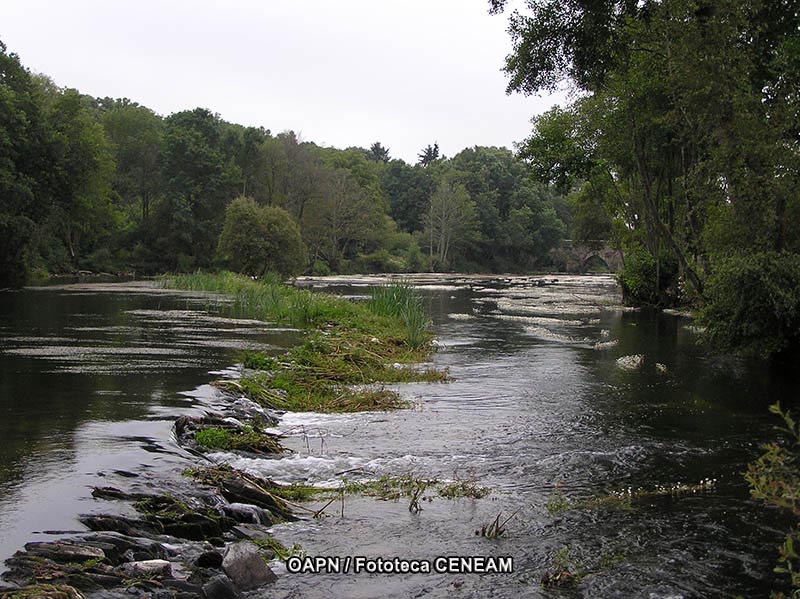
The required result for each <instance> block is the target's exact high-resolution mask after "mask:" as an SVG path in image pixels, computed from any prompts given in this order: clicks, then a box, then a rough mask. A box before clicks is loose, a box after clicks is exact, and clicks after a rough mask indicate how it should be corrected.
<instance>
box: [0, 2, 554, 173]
mask: <svg viewBox="0 0 800 599" xmlns="http://www.w3.org/2000/svg"><path fill="white" fill-rule="evenodd" d="M487 8H488V2H487V0H336V1H330V0H288V1H287V0H281V1H278V0H229V1H227V2H223V1H218V2H211V1H207V0H186V1H168V0H162V1H160V2H156V1H151V0H136V1H133V2H118V1H115V0H103V1H100V0H77V1H68V2H67V1H59V0H51V1H43V0H2V1H0V40H2V41H3V42H5V44H6V45H7V46H8V49H9V50H10V51H12V52H16V53H17V54H19V55H20V58H21V59H22V62H23V64H25V65H26V66H27V67H28V68H30V69H31V70H33V71H36V72H40V73H45V74H47V75H49V76H50V77H52V78H53V79H54V80H55V82H56V83H57V84H58V85H60V86H66V87H75V88H77V89H79V90H80V91H81V92H83V93H87V94H91V95H93V96H101V97H102V96H111V97H115V98H117V97H127V98H131V99H133V100H135V101H137V102H139V103H140V104H144V105H146V106H148V107H150V108H152V109H153V110H155V111H156V112H158V113H159V114H162V115H168V114H170V113H172V112H175V111H178V110H183V109H187V108H194V107H196V106H202V107H205V108H209V109H211V110H212V111H214V112H217V113H219V114H220V115H221V116H222V118H224V119H225V120H227V121H231V122H235V123H240V124H243V125H256V126H263V127H266V128H267V129H270V130H272V132H273V133H278V132H280V131H283V130H286V129H293V130H295V131H296V132H298V133H300V134H301V136H302V138H303V139H305V140H308V141H314V142H316V143H318V144H322V145H328V146H335V147H339V148H344V147H348V146H354V145H355V146H363V147H369V146H370V144H371V143H372V142H374V141H376V140H379V141H381V143H383V145H384V146H387V147H389V149H390V151H391V155H392V156H393V157H399V158H403V159H405V160H407V161H409V162H415V161H416V156H417V154H418V153H419V151H420V149H421V148H422V147H424V146H426V145H427V144H429V143H433V142H434V141H438V143H439V146H440V148H441V150H442V152H444V153H445V154H446V155H447V156H452V155H453V154H455V153H457V152H459V151H460V150H462V149H463V148H465V147H471V146H474V145H497V146H507V147H511V146H512V143H513V142H514V141H520V140H521V139H523V138H524V137H525V136H526V135H527V133H528V132H529V131H530V123H529V121H530V118H531V117H532V116H533V115H535V114H539V113H541V112H543V111H545V110H547V109H548V108H550V107H551V106H552V105H553V104H554V103H556V102H557V101H561V98H556V97H541V98H540V97H529V98H526V97H523V96H521V95H519V94H514V95H512V96H507V95H506V94H505V87H506V77H505V75H504V74H503V73H502V72H501V71H500V69H501V67H502V64H503V59H504V57H505V56H506V55H507V54H508V52H509V50H510V48H511V41H510V39H509V37H508V34H507V33H506V25H507V18H506V16H505V15H500V16H489V15H488V12H487Z"/></svg>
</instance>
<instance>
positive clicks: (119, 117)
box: [102, 100, 164, 222]
mask: <svg viewBox="0 0 800 599" xmlns="http://www.w3.org/2000/svg"><path fill="white" fill-rule="evenodd" d="M102 123H103V127H104V129H105V132H106V135H107V136H108V138H109V140H110V141H111V144H112V148H113V154H114V162H115V163H116V171H115V174H114V179H113V182H114V189H115V190H116V192H117V193H118V194H119V195H120V196H121V197H122V198H124V199H125V200H126V202H127V203H128V204H129V205H132V204H134V203H138V204H139V206H140V211H139V214H140V218H141V222H144V221H146V220H147V219H148V217H149V216H150V208H151V206H152V203H153V201H154V200H155V198H156V197H157V196H158V194H159V193H160V191H161V189H162V187H163V183H162V181H161V173H160V168H159V167H160V161H161V149H162V143H163V137H164V127H163V123H162V121H161V118H160V117H159V116H158V115H156V114H155V113H154V112H153V111H152V110H150V109H149V108H145V107H144V106H139V105H138V104H136V103H135V102H128V101H124V100H123V101H121V102H115V103H114V104H113V105H112V106H111V107H110V108H109V109H107V110H106V112H105V113H104V114H103V117H102Z"/></svg>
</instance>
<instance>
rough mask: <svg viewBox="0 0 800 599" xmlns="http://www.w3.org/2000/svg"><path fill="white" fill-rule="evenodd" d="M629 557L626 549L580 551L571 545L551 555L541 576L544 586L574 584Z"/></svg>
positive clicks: (609, 568) (607, 569)
mask: <svg viewBox="0 0 800 599" xmlns="http://www.w3.org/2000/svg"><path fill="white" fill-rule="evenodd" d="M627 559H628V555H627V553H625V552H624V551H604V552H600V553H597V552H592V553H588V554H587V552H586V551H584V552H580V551H579V550H578V549H577V548H575V547H571V546H569V545H567V546H565V547H561V548H560V549H557V550H556V551H554V552H553V554H552V555H551V556H550V563H549V565H548V566H547V569H546V570H545V572H544V574H542V577H541V580H540V582H541V585H542V586H543V587H564V586H574V585H577V584H578V583H580V582H581V581H582V580H583V579H584V578H586V577H587V576H589V575H590V574H602V573H604V572H607V571H609V570H611V569H612V568H614V567H616V566H618V565H620V564H622V563H624V562H625V560H627Z"/></svg>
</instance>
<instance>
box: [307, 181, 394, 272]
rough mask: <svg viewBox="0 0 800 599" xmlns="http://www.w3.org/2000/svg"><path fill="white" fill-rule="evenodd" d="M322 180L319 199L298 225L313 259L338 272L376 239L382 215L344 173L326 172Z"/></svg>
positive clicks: (379, 206) (357, 185)
mask: <svg viewBox="0 0 800 599" xmlns="http://www.w3.org/2000/svg"><path fill="white" fill-rule="evenodd" d="M322 177H323V182H322V184H321V186H320V192H321V197H320V198H319V199H318V200H317V201H316V202H314V203H313V204H311V205H309V207H308V209H307V210H306V212H305V214H304V217H303V221H302V223H301V224H302V226H303V233H304V236H305V238H306V240H307V242H308V245H309V247H310V248H311V249H312V256H313V258H314V259H317V258H321V259H323V260H324V261H325V262H327V263H328V265H329V266H330V267H331V268H332V269H333V270H338V269H339V268H340V267H341V263H342V260H343V259H344V258H345V257H346V256H348V255H349V254H350V253H351V252H355V251H356V250H357V249H358V248H359V246H362V247H363V246H364V245H366V244H367V243H369V242H370V241H372V240H376V239H380V237H381V234H382V232H383V231H384V230H385V220H384V218H383V215H384V212H383V207H382V205H381V204H378V203H375V202H374V201H373V199H372V198H371V196H370V194H369V193H368V190H366V189H364V188H363V187H361V186H360V185H359V184H358V183H357V181H356V180H355V178H354V177H353V176H352V175H350V173H348V172H347V171H346V170H344V169H328V170H325V171H323V173H322Z"/></svg>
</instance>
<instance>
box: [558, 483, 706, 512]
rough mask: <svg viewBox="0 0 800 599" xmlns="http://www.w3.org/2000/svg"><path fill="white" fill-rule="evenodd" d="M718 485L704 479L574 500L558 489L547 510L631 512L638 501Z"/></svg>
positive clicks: (704, 489)
mask: <svg viewBox="0 0 800 599" xmlns="http://www.w3.org/2000/svg"><path fill="white" fill-rule="evenodd" d="M716 483H717V479H715V478H704V479H703V480H701V481H700V482H698V483H696V484H688V483H682V482H677V483H673V484H671V485H657V486H656V487H654V488H652V489H644V488H642V487H639V488H637V489H634V488H633V487H628V488H626V489H622V490H620V491H612V492H610V493H607V494H605V495H598V496H596V497H588V498H583V499H573V500H570V499H568V498H567V497H565V496H564V493H563V492H562V491H561V489H560V488H558V487H557V488H556V489H555V491H553V493H552V494H551V495H550V497H549V498H548V499H547V503H546V504H545V509H546V510H547V512H548V513H549V514H550V515H551V516H557V515H558V514H561V513H563V512H567V511H571V510H595V509H603V508H605V509H617V510H630V509H633V507H634V506H633V504H634V501H635V500H637V499H645V498H648V497H658V496H678V495H685V494H695V493H699V492H702V491H708V490H709V489H712V488H713V487H714V486H715V485H716Z"/></svg>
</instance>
